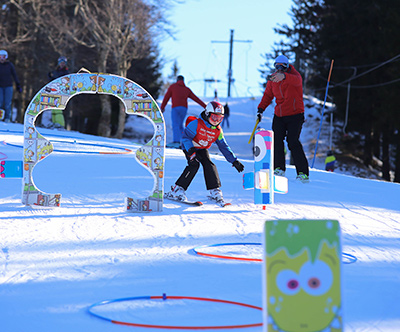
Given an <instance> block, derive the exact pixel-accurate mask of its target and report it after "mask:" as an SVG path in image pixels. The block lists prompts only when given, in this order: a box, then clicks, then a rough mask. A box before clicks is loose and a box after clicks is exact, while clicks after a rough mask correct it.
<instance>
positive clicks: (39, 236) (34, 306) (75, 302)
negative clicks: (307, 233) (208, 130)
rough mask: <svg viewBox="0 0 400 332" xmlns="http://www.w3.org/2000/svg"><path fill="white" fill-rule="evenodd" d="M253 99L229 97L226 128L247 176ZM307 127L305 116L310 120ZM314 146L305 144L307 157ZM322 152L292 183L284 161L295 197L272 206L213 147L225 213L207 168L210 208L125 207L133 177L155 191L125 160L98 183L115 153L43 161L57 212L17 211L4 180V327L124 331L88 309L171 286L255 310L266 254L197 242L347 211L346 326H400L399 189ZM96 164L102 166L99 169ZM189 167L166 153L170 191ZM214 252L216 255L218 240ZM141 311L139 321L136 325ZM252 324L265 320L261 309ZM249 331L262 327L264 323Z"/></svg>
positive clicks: (0, 271) (0, 294) (10, 151)
mask: <svg viewBox="0 0 400 332" xmlns="http://www.w3.org/2000/svg"><path fill="white" fill-rule="evenodd" d="M246 102H247V101H245V100H243V101H242V100H238V101H235V102H232V103H230V108H231V111H232V113H231V118H230V122H231V128H230V129H229V130H228V129H226V132H227V133H228V134H229V135H227V139H228V142H229V143H231V145H232V148H233V150H234V151H235V152H237V154H238V155H239V156H240V160H241V161H242V162H243V164H244V165H245V167H246V169H245V172H248V171H252V170H253V169H252V168H253V161H252V157H251V145H249V144H247V141H248V137H249V135H250V132H251V130H252V129H253V126H254V117H255V111H256V109H255V108H254V107H255V106H254V105H256V104H257V103H255V102H254V100H251V101H250V102H249V103H250V104H251V107H253V108H254V109H253V108H252V109H249V108H248V106H247V104H246ZM190 109H191V110H192V112H195V110H198V108H196V106H195V105H194V104H190ZM168 111H169V109H168V108H167V109H166V113H167V114H164V115H165V117H166V121H167V138H168V137H169V136H168V135H169V134H168V128H170V126H169V124H168V122H169V121H170V119H169V114H168ZM315 118H316V116H315ZM263 122H265V123H262V125H263V126H264V127H265V128H269V127H268V126H270V122H271V110H267V111H266V112H265V117H264V119H263ZM310 124H311V122H310V121H307V122H306V124H305V126H307V125H310ZM318 124H319V122H318ZM4 128H12V129H13V130H15V131H20V132H21V130H22V126H20V125H17V124H8V126H6V125H5V124H3V123H0V130H1V129H4ZM324 128H325V129H326V127H324ZM43 131H44V132H45V133H55V134H59V132H55V131H46V130H43ZM235 133H240V135H239V134H238V135H235ZM315 133H316V130H315V128H311V129H310V128H308V129H307V130H304V132H303V134H302V135H303V137H304V139H305V140H307V142H309V141H312V139H311V138H308V137H307V135H311V134H312V135H315ZM64 134H65V133H64ZM68 135H71V136H74V135H75V136H76V137H79V139H81V140H83V141H85V140H86V141H89V142H94V143H98V144H101V143H102V142H103V143H104V142H107V144H116V146H123V147H128V146H131V145H130V144H131V143H130V142H126V141H117V140H112V139H104V138H99V137H90V136H87V135H82V134H79V133H68ZM304 135H305V136H304ZM327 137H328V136H327V135H326V131H325V132H324V131H323V133H322V136H321V142H320V151H326V150H324V147H326V146H327ZM3 140H6V141H9V142H14V143H15V144H22V132H21V133H20V134H7V135H3V134H2V132H0V142H1V141H3ZM304 146H305V147H306V146H312V147H313V146H314V145H312V144H308V143H307V144H304ZM1 151H2V152H4V153H6V154H7V155H8V157H9V158H10V159H14V160H17V159H18V158H20V156H21V150H20V149H18V148H15V147H9V146H4V147H3V146H1ZM214 151H215V150H214ZM312 152H313V151H307V156H308V157H309V160H310V155H311V156H312ZM322 154H323V153H322V152H320V154H319V155H320V157H318V158H317V163H316V167H315V169H313V170H311V173H310V174H311V182H310V183H309V184H302V183H299V182H296V181H295V180H294V178H295V170H294V168H293V166H289V165H288V168H287V177H288V179H289V193H288V194H286V195H275V204H273V205H268V206H266V207H265V209H264V210H263V209H262V208H261V207H260V206H255V205H254V204H253V203H252V202H253V195H254V193H253V191H252V190H246V191H245V190H243V189H242V174H238V173H237V172H236V170H234V169H233V168H232V167H231V165H229V164H227V163H226V162H225V161H224V158H223V157H222V156H221V155H219V154H215V155H213V156H212V158H213V160H214V162H215V164H216V165H217V167H218V171H219V174H220V177H221V180H222V188H221V189H222V191H223V193H224V197H225V200H226V201H227V202H232V203H233V205H232V206H229V207H225V208H221V207H219V206H217V205H216V204H214V203H212V202H209V201H208V200H207V199H206V196H207V194H208V192H207V191H206V190H205V187H204V179H203V174H202V171H199V174H198V175H197V177H196V179H195V181H194V182H193V183H192V185H191V186H190V188H189V190H188V192H187V195H188V198H189V199H196V200H201V201H203V202H204V205H203V206H200V207H192V206H183V205H182V204H179V203H174V202H170V201H168V202H167V201H165V202H164V210H163V211H162V212H158V213H143V214H140V213H137V214H134V213H128V212H126V211H125V210H124V202H123V200H124V197H126V196H127V195H130V194H132V193H134V194H136V192H135V190H139V189H138V188H135V186H134V185H132V183H133V184H134V183H136V182H137V183H139V184H138V185H137V186H138V187H140V189H141V192H142V193H143V192H145V191H146V190H147V189H146V188H145V187H146V186H147V188H148V187H151V184H149V183H148V181H147V180H143V181H141V180H140V175H139V173H140V172H141V171H142V170H141V169H140V168H138V169H136V168H132V163H131V160H129V158H126V157H125V158H121V159H118V165H119V166H121V169H120V172H116V175H115V176H114V175H112V176H111V175H110V176H106V177H105V178H104V181H102V180H101V176H100V175H101V173H102V172H104V170H107V171H108V170H109V169H113V168H115V163H116V160H114V159H112V158H94V159H90V158H91V157H90V156H84V157H82V156H80V155H77V156H74V155H73V154H72V155H68V157H67V158H66V157H65V156H63V155H62V154H59V155H58V156H56V157H55V158H53V159H52V158H48V160H47V163H46V164H45V163H44V162H43V164H42V166H41V167H39V166H38V169H37V170H36V169H35V172H36V173H35V183H36V179H37V184H38V186H39V188H42V187H43V189H46V190H48V191H49V192H60V193H62V201H61V207H60V208H57V209H32V208H29V207H25V206H23V205H22V204H21V180H20V179H9V180H0V198H1V200H0V234H1V235H0V248H1V251H0V310H1V312H2V323H1V324H0V326H1V328H0V331H1V332H25V331H33V332H36V331H37V332H39V331H40V332H54V331H57V332H64V331H65V332H70V331H78V332H81V331H82V332H90V331H96V332H100V331H107V332H109V331H111V332H113V331H122V330H125V329H126V330H128V329H129V330H130V329H131V328H129V327H126V328H124V327H121V326H116V325H114V324H111V323H109V322H107V321H102V320H99V319H95V318H93V317H91V316H89V315H88V314H87V312H86V309H87V307H88V306H89V305H91V304H93V303H96V302H98V301H102V300H106V299H115V298H124V297H129V296H147V295H161V294H162V293H163V292H166V293H167V294H171V295H186V296H203V297H210V298H221V299H226V300H233V301H239V302H244V303H248V304H252V305H258V306H261V305H262V299H261V295H260V294H261V264H260V263H257V262H236V261H230V260H222V259H216V258H207V257H200V256H199V255H195V254H193V252H192V249H193V248H195V247H198V246H204V245H213V244H221V243H237V242H247V243H261V242H262V231H263V226H264V223H265V221H266V220H277V219H334V220H339V222H340V225H341V229H342V247H343V252H345V253H348V254H351V255H354V256H355V257H356V258H357V259H358V260H357V262H356V263H353V264H344V265H343V297H344V303H343V306H344V322H345V327H346V328H345V331H356V332H360V331H363V332H364V331H365V332H372V331H384V332H389V331H398V326H400V317H399V313H398V305H397V304H398V298H399V297H400V291H399V289H400V279H399V275H400V243H399V238H400V226H399V223H400V209H399V204H398V197H399V192H400V186H399V185H398V184H394V183H386V182H382V181H375V180H374V181H372V180H365V179H359V178H354V177H352V176H348V175H344V174H340V173H327V172H324V171H321V169H323V168H324V165H323V163H324V162H323V160H324V156H322ZM89 159H90V162H89ZM45 161H46V159H45ZM83 161H87V162H88V163H87V164H86V163H85V162H83ZM64 164H65V167H64ZM39 165H40V164H39ZM72 165H82V167H83V171H82V174H80V173H79V171H78V170H77V169H68V167H76V166H72ZM85 165H86V166H85ZM93 165H96V166H95V167H96V168H97V169H96V170H95V171H94V170H93V167H94V166H93ZM184 165H185V161H184V157H183V153H182V152H181V151H179V150H170V149H167V151H166V164H165V188H166V189H167V188H169V186H171V185H172V184H173V183H174V181H175V180H176V178H177V177H178V176H179V174H180V172H181V171H182V169H183V167H184ZM54 167H57V168H58V173H59V174H68V175H69V176H61V177H60V176H57V173H55V172H54V171H53V170H52V171H51V173H52V175H51V176H52V181H49V180H48V178H46V176H45V175H46V173H47V172H49V171H50V169H52V168H54ZM49 168H50V169H49ZM99 174H100V175H99ZM140 174H141V173H140ZM91 175H93V178H90V176H91ZM81 176H82V178H81ZM146 181H147V182H146ZM50 182H51V183H50ZM39 184H40V185H39ZM127 184H128V185H127ZM142 184H143V186H142ZM45 187H46V188H45ZM142 189H143V190H142ZM53 190H54V191H53ZM258 249H259V248H258ZM213 250H216V252H218V248H214V249H213ZM221 250H222V249H221ZM226 250H227V252H228V253H231V254H240V253H242V254H243V255H245V256H250V255H251V256H253V255H257V254H258V252H257V249H254V248H252V249H251V248H247V251H246V250H245V249H243V250H241V251H240V250H239V249H238V248H230V249H229V248H227V249H226ZM194 308H196V307H194ZM211 310H212V311H213V312H219V311H218V310H219V308H218V306H217V305H215V306H212V305H211ZM114 314H116V313H114ZM200 314H201V311H200ZM243 315H244V317H243V318H244V320H246V317H245V314H243ZM171 316H172V317H174V315H171ZM211 316H212V315H211ZM238 316H240V314H238ZM16 318H17V319H16ZM228 318H229V315H228ZM140 319H142V317H134V320H136V321H138V320H139V321H140ZM143 319H144V320H146V319H148V318H143ZM154 319H157V315H156V316H155V317H153V320H151V319H150V323H157V321H154ZM247 319H248V318H247ZM184 320H185V318H182V320H180V321H178V322H174V323H175V325H185V324H190V315H187V321H184ZM209 320H210V321H209ZM254 320H255V321H257V320H258V321H261V314H258V315H256V318H255V319H254ZM207 324H212V317H207ZM150 330H152V331H159V330H156V329H150ZM250 330H251V331H261V328H252V329H249V331H250ZM143 331H144V330H143ZM146 331H148V329H146Z"/></svg>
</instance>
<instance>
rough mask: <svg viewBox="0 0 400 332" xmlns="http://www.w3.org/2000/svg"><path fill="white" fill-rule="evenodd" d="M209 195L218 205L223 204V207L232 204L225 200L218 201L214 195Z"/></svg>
mask: <svg viewBox="0 0 400 332" xmlns="http://www.w3.org/2000/svg"><path fill="white" fill-rule="evenodd" d="M207 197H208V199H209V200H210V201H212V202H214V203H216V204H218V205H219V206H221V207H226V206H229V205H232V204H231V203H227V202H225V201H224V200H219V201H217V200H216V199H215V198H214V197H211V196H207Z"/></svg>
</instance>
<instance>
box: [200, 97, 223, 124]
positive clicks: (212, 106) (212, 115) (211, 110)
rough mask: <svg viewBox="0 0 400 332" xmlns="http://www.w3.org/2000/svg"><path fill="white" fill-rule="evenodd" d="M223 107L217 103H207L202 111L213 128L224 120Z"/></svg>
mask: <svg viewBox="0 0 400 332" xmlns="http://www.w3.org/2000/svg"><path fill="white" fill-rule="evenodd" d="M224 112H225V111H224V106H222V105H221V104H220V103H219V102H217V101H212V102H209V103H208V104H207V106H206V108H205V110H204V113H205V114H206V117H207V120H208V122H210V123H211V124H212V125H213V126H217V125H218V124H220V123H221V121H222V120H223V118H224Z"/></svg>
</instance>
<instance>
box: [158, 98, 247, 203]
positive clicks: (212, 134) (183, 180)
mask: <svg viewBox="0 0 400 332" xmlns="http://www.w3.org/2000/svg"><path fill="white" fill-rule="evenodd" d="M223 118H224V107H223V106H222V105H221V104H220V103H218V102H216V101H212V102H210V103H208V104H207V106H206V108H205V109H204V111H203V112H202V113H201V114H200V117H199V118H196V119H195V120H193V121H191V122H190V123H189V124H188V125H187V127H186V128H185V130H184V132H183V136H182V149H183V152H184V153H185V156H186V159H187V162H188V165H187V166H186V168H185V169H184V171H183V172H182V174H181V176H180V177H179V178H178V180H177V181H176V182H175V186H172V187H171V191H170V192H168V193H166V194H165V197H166V198H171V199H175V200H181V201H186V200H187V199H186V190H187V189H188V187H189V185H190V183H191V182H192V180H193V179H194V177H195V176H196V174H197V171H198V170H199V167H200V164H201V165H202V166H203V171H204V179H205V183H206V187H207V190H210V195H211V196H210V198H211V199H213V200H215V201H216V202H217V203H219V204H221V205H222V204H223V203H224V199H223V195H222V191H221V189H220V187H221V181H220V178H219V175H218V170H217V167H216V166H215V164H214V163H213V162H212V161H211V159H210V154H209V153H208V149H209V148H210V147H211V145H212V144H213V143H214V142H215V143H217V146H218V148H219V150H220V151H221V153H222V154H223V155H224V157H225V159H226V160H227V161H228V162H230V163H231V164H232V166H233V167H235V168H236V169H237V171H238V172H239V173H240V172H242V171H243V170H244V166H243V164H242V163H241V162H240V161H239V160H238V159H237V158H236V156H235V154H234V153H233V151H232V150H231V148H230V147H229V145H228V143H227V142H226V140H225V138H224V134H223V131H222V128H221V126H220V123H221V122H222V120H223Z"/></svg>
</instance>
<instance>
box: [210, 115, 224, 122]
mask: <svg viewBox="0 0 400 332" xmlns="http://www.w3.org/2000/svg"><path fill="white" fill-rule="evenodd" d="M223 118H224V115H223V114H215V113H211V114H210V120H212V121H213V122H221V121H222V119H223Z"/></svg>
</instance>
